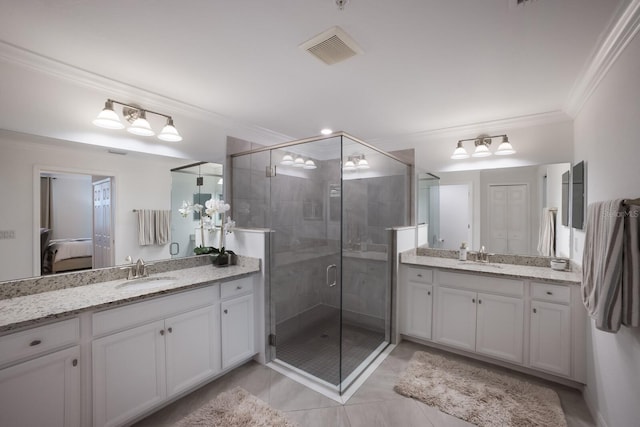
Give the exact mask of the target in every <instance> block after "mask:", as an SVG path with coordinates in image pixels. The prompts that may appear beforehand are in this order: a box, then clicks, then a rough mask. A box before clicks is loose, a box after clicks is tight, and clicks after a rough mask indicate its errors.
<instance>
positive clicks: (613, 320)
mask: <svg viewBox="0 0 640 427" xmlns="http://www.w3.org/2000/svg"><path fill="white" fill-rule="evenodd" d="M624 215H625V213H624V207H623V205H622V200H610V201H606V202H598V203H593V204H590V205H589V208H588V212H587V232H586V236H585V244H584V253H583V269H582V300H583V302H584V305H585V307H586V308H587V312H588V313H589V315H590V316H591V317H593V318H595V320H596V327H597V328H598V329H601V330H603V331H607V332H617V331H618V329H620V324H621V322H622V266H623V263H622V257H623V246H624V245H623V237H624Z"/></svg>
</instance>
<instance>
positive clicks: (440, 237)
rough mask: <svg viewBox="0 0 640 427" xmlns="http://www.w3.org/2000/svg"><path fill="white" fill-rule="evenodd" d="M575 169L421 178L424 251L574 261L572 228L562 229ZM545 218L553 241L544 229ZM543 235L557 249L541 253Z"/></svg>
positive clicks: (567, 166) (419, 196) (549, 166)
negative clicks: (463, 248)
mask: <svg viewBox="0 0 640 427" xmlns="http://www.w3.org/2000/svg"><path fill="white" fill-rule="evenodd" d="M570 169H571V164H570V163H557V164H547V165H537V166H523V167H514V168H502V169H485V170H476V171H459V172H442V173H438V174H435V175H434V174H419V175H418V184H417V192H418V194H417V201H418V215H417V217H418V221H417V222H418V225H419V226H420V224H423V223H428V231H426V233H428V238H427V243H424V239H422V240H420V239H419V246H426V245H428V246H429V247H432V248H442V249H452V250H457V249H459V247H460V245H461V243H462V242H466V243H467V245H468V247H469V248H470V249H471V250H478V249H480V247H481V246H485V247H486V250H487V251H489V252H491V253H503V254H515V255H534V256H538V255H545V256H556V257H565V258H568V257H570V256H571V227H570V226H567V225H563V223H562V218H563V214H564V211H565V210H567V205H566V203H563V191H562V189H563V187H562V186H563V174H565V173H566V172H568V171H570ZM545 208H547V211H551V212H550V213H549V212H547V213H545V212H546V211H545ZM545 215H546V218H547V220H548V221H552V222H553V224H554V232H553V236H552V237H551V236H549V235H548V233H549V231H548V227H547V228H546V229H545V228H544V227H542V228H541V225H543V224H544V221H543V219H544V218H545ZM551 218H553V219H551ZM541 233H542V237H543V242H544V241H545V240H546V241H548V240H549V239H551V243H550V244H547V245H542V247H540V248H539V243H540V239H541ZM545 236H546V237H547V238H546V239H545V238H544V237H545ZM539 249H541V251H539ZM545 249H546V252H545Z"/></svg>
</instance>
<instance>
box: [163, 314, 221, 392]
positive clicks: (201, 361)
mask: <svg viewBox="0 0 640 427" xmlns="http://www.w3.org/2000/svg"><path fill="white" fill-rule="evenodd" d="M218 313H219V306H218V305H215V306H211V307H205V308H202V309H200V310H194V311H191V312H189V313H185V314H181V315H179V316H175V317H172V318H169V319H167V320H165V329H166V335H165V336H166V340H167V342H166V344H167V396H169V397H170V396H172V395H174V394H177V393H180V392H181V391H183V390H186V389H187V388H189V387H191V386H193V385H196V384H198V383H199V382H202V381H204V380H205V379H207V378H209V377H211V376H213V375H214V374H216V373H217V372H219V371H220V348H219V346H218V344H217V343H219V342H220V340H219V338H218V335H219V332H218V330H219V327H218V322H217V319H218Z"/></svg>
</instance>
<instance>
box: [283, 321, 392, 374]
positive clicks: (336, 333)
mask: <svg viewBox="0 0 640 427" xmlns="http://www.w3.org/2000/svg"><path fill="white" fill-rule="evenodd" d="M384 339H385V334H384V333H383V332H376V331H371V330H369V329H365V328H361V327H359V326H355V325H350V324H343V325H342V379H345V378H347V377H348V376H349V374H351V373H352V372H353V371H354V370H355V369H356V368H357V367H358V366H359V365H360V364H361V363H362V361H364V359H366V358H367V356H369V355H370V354H371V353H372V352H373V351H374V350H375V349H376V348H377V347H378V346H379V345H380V344H381V343H382V342H383V341H384ZM276 358H277V359H279V360H281V361H283V362H286V363H288V364H290V365H292V366H295V367H296V368H298V369H302V370H303V371H305V372H307V373H309V374H311V375H313V376H315V377H317V378H320V379H322V380H324V381H327V382H328V383H331V384H334V385H339V384H340V382H341V381H340V324H339V322H338V321H337V319H327V320H323V321H320V322H317V323H314V324H313V325H310V326H309V327H307V328H305V329H303V330H301V331H300V332H298V333H297V334H296V335H294V336H292V337H291V338H289V339H288V340H286V341H285V342H283V343H282V344H280V343H279V344H278V345H277V347H276Z"/></svg>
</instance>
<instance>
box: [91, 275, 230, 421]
mask: <svg viewBox="0 0 640 427" xmlns="http://www.w3.org/2000/svg"><path fill="white" fill-rule="evenodd" d="M218 292H219V287H218V285H214V286H210V287H207V288H203V289H198V290H194V291H188V292H184V293H180V294H176V295H172V296H167V297H163V298H157V299H154V300H151V301H146V302H141V303H138V304H132V305H128V306H124V307H120V308H117V309H113V310H108V311H103V312H99V313H96V314H94V316H93V330H94V335H101V334H104V333H110V332H113V333H110V334H109V335H106V336H103V337H101V338H97V339H95V340H94V341H93V343H92V354H93V421H94V425H95V426H118V425H122V424H125V423H126V422H127V421H130V420H132V419H133V418H135V417H136V416H137V415H139V414H142V413H144V412H145V411H148V410H149V409H151V408H153V407H155V406H157V405H159V404H160V403H162V402H163V401H165V400H167V399H169V398H171V397H172V396H174V395H175V394H177V393H180V392H182V391H184V390H187V389H189V388H191V387H193V386H195V385H197V384H198V383H201V382H203V381H204V380H206V379H207V378H209V377H212V376H214V375H215V374H217V373H218V372H220V369H221V367H220V347H219V342H220V338H219V332H218V330H219V329H218V328H219V323H218V321H217V319H218V313H219V311H218V310H219V306H218V305H217V302H218V298H219V297H218ZM176 312H178V313H179V314H175V315H170V314H174V313H176ZM158 318H159V319H158ZM155 319H158V320H155ZM140 323H142V324H141V325H140ZM134 325H139V326H134ZM122 329H124V330H122ZM116 331H119V332H116Z"/></svg>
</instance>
